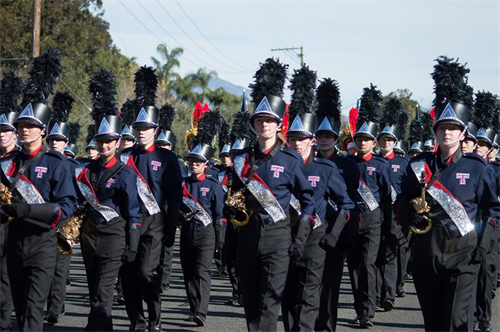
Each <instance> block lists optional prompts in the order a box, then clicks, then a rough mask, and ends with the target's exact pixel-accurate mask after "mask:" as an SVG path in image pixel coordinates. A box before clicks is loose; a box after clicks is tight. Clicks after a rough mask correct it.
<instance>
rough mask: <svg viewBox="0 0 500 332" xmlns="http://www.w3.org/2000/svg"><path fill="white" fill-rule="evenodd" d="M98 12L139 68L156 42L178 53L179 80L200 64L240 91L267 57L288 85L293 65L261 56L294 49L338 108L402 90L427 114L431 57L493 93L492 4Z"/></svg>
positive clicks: (283, 4) (496, 68)
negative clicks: (329, 88) (451, 62)
mask: <svg viewBox="0 0 500 332" xmlns="http://www.w3.org/2000/svg"><path fill="white" fill-rule="evenodd" d="M127 8H128V10H127ZM104 10H105V15H104V19H105V20H107V21H108V22H109V23H110V32H111V35H112V37H113V40H114V43H115V44H116V45H117V47H118V48H120V49H121V51H122V52H123V53H124V54H126V55H128V56H131V57H132V56H133V57H136V58H137V62H138V64H139V65H143V64H147V65H152V62H151V60H150V57H151V56H154V57H156V58H159V55H158V54H157V52H156V47H157V45H158V44H159V43H161V42H165V43H166V44H167V46H168V47H169V48H173V47H182V48H184V55H183V56H182V58H181V68H180V69H179V70H178V71H179V73H180V74H182V75H184V74H186V73H189V72H194V71H196V70H197V69H198V68H200V67H207V68H208V69H213V70H216V71H217V72H218V73H219V77H220V78H222V79H224V80H227V81H230V82H231V83H234V84H237V85H240V86H243V87H247V86H248V84H250V83H252V82H253V79H252V77H253V75H254V73H255V71H256V70H257V69H258V65H259V62H262V61H264V60H265V59H266V58H268V57H271V56H275V57H279V58H280V60H282V61H283V62H285V63H288V64H289V65H290V70H289V78H291V74H292V73H293V69H294V68H295V69H296V68H299V67H300V64H299V61H300V59H299V58H298V57H296V56H293V55H292V53H293V51H288V52H283V51H280V52H271V49H272V48H284V47H300V46H302V47H303V48H304V55H305V56H304V61H305V63H306V64H307V65H309V67H310V68H311V69H312V70H316V71H317V74H318V77H319V78H322V77H331V78H334V79H336V80H338V81H339V83H340V92H341V96H342V106H343V109H344V111H346V110H348V109H349V108H350V107H351V106H352V105H354V104H355V103H356V99H357V98H359V96H360V95H361V93H362V91H363V88H364V87H367V86H369V84H370V83H373V84H375V85H377V86H378V88H379V89H381V91H382V93H383V94H384V95H385V94H387V93H389V92H391V91H395V90H396V89H404V88H407V89H409V90H410V91H412V92H413V97H412V98H413V99H415V100H417V101H418V102H419V103H420V104H421V105H422V106H423V107H424V108H430V107H431V104H432V99H433V81H432V79H431V77H430V73H431V72H432V71H433V66H434V61H433V60H434V59H435V58H437V57H438V56H439V55H447V56H449V57H453V58H457V57H459V58H460V62H461V63H464V62H467V63H468V65H467V66H468V68H469V69H470V70H471V72H470V74H469V83H470V85H471V86H472V87H473V88H474V91H478V90H486V91H491V92H492V93H494V94H500V2H499V1H498V0H494V1H375V0H373V1H369V0H367V1H210V0H207V1H203V0H199V1H182V0H178V1H175V0H171V1H165V0H148V1H142V0H104ZM131 12H132V13H133V15H135V17H134V16H133V15H132V14H131ZM169 15H170V16H171V17H169ZM172 18H173V19H172ZM174 20H175V22H176V23H177V24H176V23H175V22H174ZM190 20H192V21H193V22H194V23H195V25H196V26H195V25H194V24H193V23H192V22H191V21H190ZM197 28H199V30H201V31H202V32H203V34H202V33H201V32H200V31H199V30H198V29H197ZM148 29H149V30H150V31H148ZM183 30H184V32H183ZM205 37H206V38H205ZM193 40H194V42H193ZM297 52H298V51H297ZM287 85H288V83H287ZM285 99H286V100H287V101H289V99H290V95H289V93H287V95H286V96H285Z"/></svg>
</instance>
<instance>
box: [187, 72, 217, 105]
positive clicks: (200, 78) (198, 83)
mask: <svg viewBox="0 0 500 332" xmlns="http://www.w3.org/2000/svg"><path fill="white" fill-rule="evenodd" d="M189 77H190V78H191V81H192V82H193V86H195V87H199V88H200V89H201V92H200V98H199V99H200V101H201V103H202V104H203V103H205V100H206V97H207V94H208V93H210V91H211V90H210V89H209V88H208V83H209V82H210V80H211V79H212V78H213V77H217V72H216V71H214V70H209V71H207V69H206V68H200V69H198V71H197V72H196V74H191V75H190V76H189Z"/></svg>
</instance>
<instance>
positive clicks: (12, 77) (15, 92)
mask: <svg viewBox="0 0 500 332" xmlns="http://www.w3.org/2000/svg"><path fill="white" fill-rule="evenodd" d="M22 90H23V81H22V80H21V78H20V77H19V76H17V75H16V74H15V73H14V72H13V71H9V72H6V73H5V74H4V75H3V78H2V82H1V83H0V112H5V113H8V112H19V110H20V107H19V105H17V101H18V100H19V96H20V95H21V92H22Z"/></svg>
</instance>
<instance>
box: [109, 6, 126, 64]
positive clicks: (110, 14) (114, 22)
mask: <svg viewBox="0 0 500 332" xmlns="http://www.w3.org/2000/svg"><path fill="white" fill-rule="evenodd" d="M103 5H104V6H105V7H107V6H106V4H105V3H104V2H103ZM109 16H111V19H112V20H113V24H115V25H116V21H115V18H114V17H113V14H112V11H111V10H110V11H109ZM116 26H117V27H118V25H116ZM118 37H119V38H120V40H121V41H122V45H123V49H124V50H125V54H127V58H130V56H129V55H128V51H127V47H126V46H125V42H124V41H123V38H122V34H121V33H120V30H118Z"/></svg>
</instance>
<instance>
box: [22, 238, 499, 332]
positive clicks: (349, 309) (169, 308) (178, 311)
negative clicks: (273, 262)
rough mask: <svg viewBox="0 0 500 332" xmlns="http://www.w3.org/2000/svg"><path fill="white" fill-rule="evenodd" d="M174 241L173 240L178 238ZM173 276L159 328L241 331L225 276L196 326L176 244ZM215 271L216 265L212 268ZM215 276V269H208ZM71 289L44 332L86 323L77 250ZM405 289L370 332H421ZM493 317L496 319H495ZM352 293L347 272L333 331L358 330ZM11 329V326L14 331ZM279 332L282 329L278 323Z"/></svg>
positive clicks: (120, 327)
mask: <svg viewBox="0 0 500 332" xmlns="http://www.w3.org/2000/svg"><path fill="white" fill-rule="evenodd" d="M177 240H178V239H177ZM174 255H175V256H174V266H173V274H172V278H171V281H170V285H171V288H170V289H169V290H168V291H167V293H166V294H164V295H163V296H162V300H163V305H162V307H163V310H162V326H163V330H164V331H246V326H245V318H244V314H243V308H240V307H234V306H228V305H225V304H224V303H225V302H226V301H227V300H229V299H230V296H231V284H230V283H229V279H228V278H227V277H226V276H219V275H213V277H212V293H211V298H210V307H209V313H208V316H207V325H206V326H205V327H197V326H195V324H194V323H192V322H188V321H186V320H185V319H186V318H187V316H188V314H189V306H188V304H187V299H186V294H185V291H184V285H183V280H182V271H181V269H180V261H179V246H178V241H177V242H176V246H175V250H174ZM214 266H215V265H214ZM212 271H213V272H214V271H215V268H214V269H213V270H212ZM71 280H72V285H71V286H70V287H68V288H67V297H66V315H65V316H64V317H61V318H60V319H59V324H57V325H54V326H50V325H47V324H45V325H44V329H45V331H82V330H83V328H84V327H85V324H86V322H87V314H88V312H89V309H90V306H89V302H88V292H87V284H86V277H85V268H84V265H83V259H82V256H81V252H80V247H79V245H77V246H75V253H74V256H73V260H72V262H71ZM405 289H406V291H407V296H406V297H405V298H398V299H397V301H396V306H395V308H394V310H392V311H391V312H383V309H378V310H377V313H376V315H375V318H374V319H373V323H374V325H375V326H374V327H373V328H371V329H370V330H371V331H422V330H423V320H422V315H421V312H420V309H419V306H418V301H417V296H416V293H415V289H414V287H413V283H412V281H411V280H410V281H409V282H407V284H406V286H405ZM499 302H500V301H499V297H497V298H496V299H494V300H493V313H494V314H493V316H494V319H493V321H492V325H493V331H498V330H499V329H500V319H499V315H498V313H499V311H500V303H499ZM495 313H496V314H495ZM354 316H355V312H354V309H353V306H352V293H351V288H350V284H349V276H348V274H347V269H346V270H345V272H344V278H343V281H342V292H341V298H340V310H339V326H338V331H352V330H359V329H360V328H359V326H358V325H353V324H349V320H350V319H352V318H354ZM113 323H114V328H115V330H117V331H128V326H129V321H128V318H127V314H126V312H125V306H120V305H114V307H113ZM14 328H16V327H14ZM278 328H279V329H280V330H281V331H282V330H283V324H282V323H281V322H280V323H278Z"/></svg>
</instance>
